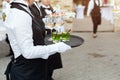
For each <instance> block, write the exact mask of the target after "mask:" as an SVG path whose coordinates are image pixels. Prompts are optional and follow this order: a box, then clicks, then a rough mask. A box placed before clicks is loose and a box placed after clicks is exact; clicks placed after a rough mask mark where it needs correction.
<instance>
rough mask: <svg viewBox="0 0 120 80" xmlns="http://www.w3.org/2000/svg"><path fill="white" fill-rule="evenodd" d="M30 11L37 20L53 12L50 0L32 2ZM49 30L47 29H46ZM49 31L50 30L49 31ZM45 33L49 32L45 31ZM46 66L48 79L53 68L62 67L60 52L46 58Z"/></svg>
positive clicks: (50, 79)
mask: <svg viewBox="0 0 120 80" xmlns="http://www.w3.org/2000/svg"><path fill="white" fill-rule="evenodd" d="M30 9H31V12H32V14H33V15H34V16H36V18H37V20H38V21H39V20H43V19H44V18H45V16H46V15H49V14H52V13H54V11H53V9H52V7H51V6H50V0H41V2H40V3H39V2H34V4H33V5H32V6H31V7H30ZM47 31H49V29H48V30H47ZM50 32H51V31H50ZM47 34H50V33H49V32H47ZM47 67H48V78H49V80H53V78H52V75H53V71H54V70H55V69H59V68H62V61H61V56H60V53H56V54H54V55H51V56H50V57H49V58H48V60H47Z"/></svg>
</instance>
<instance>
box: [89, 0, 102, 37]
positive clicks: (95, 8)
mask: <svg viewBox="0 0 120 80" xmlns="http://www.w3.org/2000/svg"><path fill="white" fill-rule="evenodd" d="M100 6H101V0H90V1H89V3H88V10H87V16H89V15H91V18H92V22H93V38H96V37H97V28H98V25H100V24H101V12H100Z"/></svg>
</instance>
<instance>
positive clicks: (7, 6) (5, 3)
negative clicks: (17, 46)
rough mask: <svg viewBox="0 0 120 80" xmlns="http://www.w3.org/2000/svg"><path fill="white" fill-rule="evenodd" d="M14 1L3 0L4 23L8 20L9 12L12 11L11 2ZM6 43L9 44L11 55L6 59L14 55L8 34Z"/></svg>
mask: <svg viewBox="0 0 120 80" xmlns="http://www.w3.org/2000/svg"><path fill="white" fill-rule="evenodd" d="M11 1H12V0H3V2H2V17H3V21H5V20H6V18H7V15H8V14H9V10H10V6H11V5H10V2H11ZM6 42H7V43H8V45H9V48H10V49H9V53H8V54H7V55H6V57H8V56H11V55H13V50H12V48H11V46H10V42H9V39H8V35H7V34H6Z"/></svg>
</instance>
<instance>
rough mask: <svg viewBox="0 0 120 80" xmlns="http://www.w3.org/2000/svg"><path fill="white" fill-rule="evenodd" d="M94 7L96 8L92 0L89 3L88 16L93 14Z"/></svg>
mask: <svg viewBox="0 0 120 80" xmlns="http://www.w3.org/2000/svg"><path fill="white" fill-rule="evenodd" d="M93 7H94V2H93V0H90V2H89V3H88V9H87V16H90V13H91V11H92V9H93Z"/></svg>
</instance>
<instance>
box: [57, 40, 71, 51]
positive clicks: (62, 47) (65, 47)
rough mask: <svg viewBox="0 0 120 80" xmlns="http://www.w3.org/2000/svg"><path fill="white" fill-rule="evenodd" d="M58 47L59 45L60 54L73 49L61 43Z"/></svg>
mask: <svg viewBox="0 0 120 80" xmlns="http://www.w3.org/2000/svg"><path fill="white" fill-rule="evenodd" d="M57 45H58V46H57V47H58V52H60V53H61V52H65V51H67V50H69V49H71V47H70V46H69V45H67V44H65V43H63V42H59V43H57Z"/></svg>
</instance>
